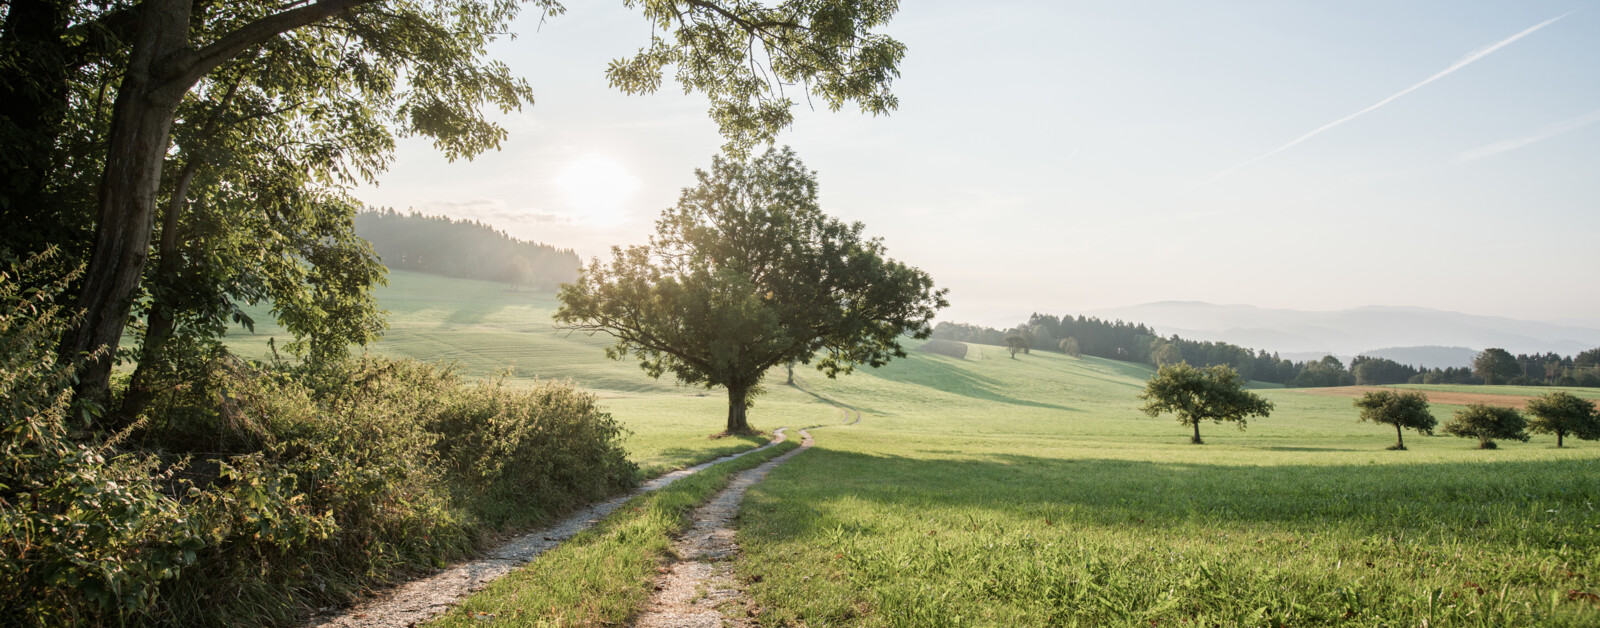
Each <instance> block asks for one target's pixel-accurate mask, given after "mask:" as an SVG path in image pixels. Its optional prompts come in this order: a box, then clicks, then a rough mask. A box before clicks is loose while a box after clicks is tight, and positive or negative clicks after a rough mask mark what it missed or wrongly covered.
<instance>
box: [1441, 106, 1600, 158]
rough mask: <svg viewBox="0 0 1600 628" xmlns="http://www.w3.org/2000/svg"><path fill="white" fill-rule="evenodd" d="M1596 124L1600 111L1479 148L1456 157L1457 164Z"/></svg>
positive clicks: (1599, 119) (1599, 117)
mask: <svg viewBox="0 0 1600 628" xmlns="http://www.w3.org/2000/svg"><path fill="white" fill-rule="evenodd" d="M1596 122H1600V110H1595V111H1591V112H1589V113H1586V114H1584V115H1581V116H1578V117H1576V118H1568V119H1566V120H1562V121H1560V122H1557V123H1555V124H1552V125H1549V126H1547V127H1544V128H1542V129H1539V130H1537V131H1534V132H1533V133H1530V134H1528V135H1524V136H1522V137H1518V138H1513V139H1509V140H1502V141H1499V142H1495V143H1493V144H1485V145H1483V146H1479V147H1477V148H1474V149H1472V150H1469V151H1466V152H1463V153H1461V154H1459V155H1456V158H1455V162H1456V163H1458V164H1459V163H1464V162H1468V161H1476V160H1479V159H1483V158H1484V157H1493V156H1495V155H1498V154H1500V153H1503V152H1506V151H1508V150H1516V149H1518V148H1522V147H1524V146H1527V145H1529V144H1532V143H1534V142H1542V141H1544V140H1547V139H1550V138H1552V137H1555V136H1557V135H1561V134H1562V133H1567V132H1569V131H1576V130H1578V129H1581V128H1583V127H1586V126H1589V125H1591V124H1594V123H1596Z"/></svg>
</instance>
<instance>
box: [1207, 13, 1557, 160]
mask: <svg viewBox="0 0 1600 628" xmlns="http://www.w3.org/2000/svg"><path fill="white" fill-rule="evenodd" d="M1573 13H1577V10H1572V11H1568V12H1566V13H1563V14H1561V15H1558V16H1555V17H1553V18H1550V19H1548V20H1545V21H1543V22H1540V23H1538V24H1534V25H1533V26H1530V27H1528V28H1527V29H1526V30H1523V31H1522V32H1520V33H1517V34H1515V35H1512V36H1510V37H1508V38H1506V39H1503V40H1500V41H1498V42H1495V43H1493V44H1490V45H1488V46H1485V47H1483V48H1479V49H1477V50H1474V51H1472V52H1471V53H1469V54H1468V55H1467V56H1465V57H1462V58H1460V59H1458V60H1456V62H1455V63H1452V64H1450V67H1447V68H1445V69H1443V70H1440V71H1438V72H1437V73H1435V74H1434V75H1433V76H1430V77H1428V78H1425V79H1423V80H1422V82H1420V83H1417V84H1416V85H1412V86H1411V87H1407V88H1405V89H1403V90H1400V91H1399V92H1396V93H1395V94H1394V95H1392V96H1389V97H1388V98H1385V99H1383V100H1380V101H1378V102H1377V103H1374V104H1373V105H1371V106H1369V107H1367V108H1366V109H1362V110H1360V111H1357V112H1355V113H1352V114H1350V115H1348V116H1345V117H1343V118H1339V119H1338V120H1334V121H1333V122H1329V123H1327V124H1324V125H1322V126H1320V127H1317V128H1316V129H1315V130H1313V131H1311V132H1310V133H1307V134H1305V135H1301V136H1300V137H1297V138H1295V139H1294V140H1292V141H1290V142H1289V143H1288V144H1284V145H1283V146H1279V147H1277V148H1275V149H1272V150H1271V151H1268V152H1266V153H1263V154H1261V155H1258V156H1256V157H1254V158H1251V159H1249V160H1246V161H1244V162H1242V163H1240V164H1238V165H1236V166H1233V167H1231V168H1228V169H1226V170H1223V171H1222V172H1219V173H1217V174H1216V176H1214V177H1211V178H1210V179H1207V180H1205V181H1204V182H1202V183H1200V184H1199V185H1196V186H1195V187H1200V186H1203V185H1210V184H1212V183H1216V182H1217V181H1219V180H1221V179H1222V178H1223V177H1226V176H1228V175H1230V174H1233V173H1234V172H1237V171H1238V170H1239V169H1240V168H1244V167H1245V166H1249V165H1250V164H1253V163H1255V162H1258V161H1261V160H1263V159H1266V158H1268V157H1271V156H1273V155H1276V154H1278V153H1281V152H1283V151H1286V150H1289V149H1290V148H1294V147H1295V145H1297V144H1299V143H1301V142H1304V141H1306V140H1309V139H1311V138H1313V137H1316V136H1317V135H1320V134H1321V133H1322V132H1323V131H1327V130H1328V129H1331V128H1333V127H1336V126H1339V125H1341V124H1344V123H1346V122H1349V121H1351V120H1354V119H1356V118H1359V117H1361V116H1364V115H1366V114H1368V113H1371V112H1373V111H1375V110H1377V109H1378V108H1380V107H1382V106H1384V105H1387V104H1389V103H1391V102H1394V101H1395V100H1397V99H1399V98H1400V97H1401V96H1404V95H1406V94H1409V93H1411V92H1414V91H1417V90H1418V89H1421V88H1422V87H1423V86H1424V85H1427V84H1429V83H1432V82H1434V81H1437V80H1439V79H1442V78H1444V77H1446V76H1449V75H1450V74H1452V73H1454V72H1455V71H1456V70H1460V69H1461V68H1464V67H1467V66H1469V65H1472V63H1473V62H1475V61H1477V60H1479V59H1482V58H1484V57H1487V56H1489V55H1491V54H1494V52H1495V51H1497V50H1499V49H1501V48H1504V47H1506V46H1509V45H1511V44H1512V43H1513V42H1515V41H1517V40H1519V39H1522V38H1523V37H1527V36H1529V35H1532V34H1534V33H1535V32H1538V31H1539V29H1542V28H1544V27H1546V26H1549V25H1551V24H1554V23H1556V22H1559V21H1561V20H1562V19H1564V18H1566V17H1567V16H1569V15H1572V14H1573Z"/></svg>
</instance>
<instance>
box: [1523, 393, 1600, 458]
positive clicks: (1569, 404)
mask: <svg viewBox="0 0 1600 628" xmlns="http://www.w3.org/2000/svg"><path fill="white" fill-rule="evenodd" d="M1528 417H1529V419H1528V431H1531V432H1533V433H1535V434H1555V435H1556V446H1557V447H1561V446H1563V445H1564V441H1565V439H1566V437H1567V436H1568V435H1571V436H1574V437H1577V438H1581V439H1583V440H1600V414H1596V412H1595V405H1594V402H1593V401H1589V400H1588V399H1584V398H1582V397H1579V396H1577V395H1574V394H1572V393H1569V392H1566V391H1563V390H1557V391H1554V392H1551V393H1549V394H1546V395H1545V396H1543V397H1537V398H1535V399H1532V400H1529V401H1528Z"/></svg>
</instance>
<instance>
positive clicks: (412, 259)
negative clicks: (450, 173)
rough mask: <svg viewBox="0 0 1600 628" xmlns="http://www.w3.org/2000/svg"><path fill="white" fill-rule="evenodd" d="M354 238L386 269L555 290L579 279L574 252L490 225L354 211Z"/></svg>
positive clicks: (412, 214)
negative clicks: (363, 242) (363, 240)
mask: <svg viewBox="0 0 1600 628" xmlns="http://www.w3.org/2000/svg"><path fill="white" fill-rule="evenodd" d="M355 227H356V234H357V235H359V236H361V237H363V238H366V240H367V241H368V242H371V243H372V249H373V251H375V252H377V254H378V257H379V258H382V260H383V263H384V265H385V266H388V267H389V268H390V269H391V270H413V271H419V272H424V273H431V274H435V275H444V276H446V277H456V278H459V279H482V280H488V281H499V282H504V283H506V284H509V285H512V286H518V287H528V288H533V289H535V290H547V291H548V290H554V289H555V287H556V286H558V285H560V284H562V283H563V282H568V281H572V280H573V279H576V278H577V276H578V265H579V263H580V262H579V260H578V254H577V253H575V252H573V251H572V250H571V249H558V248H556V247H554V246H550V245H548V244H544V243H540V242H529V241H527V240H519V239H517V238H513V237H511V236H509V235H506V233H505V232H504V231H500V230H499V229H496V228H494V227H492V226H490V225H487V224H484V223H481V222H475V221H467V220H455V219H452V218H449V217H446V216H425V215H422V214H419V213H417V212H410V213H404V214H403V213H400V212H396V211H394V210H393V209H382V210H369V211H362V212H358V213H357V214H356V216H355Z"/></svg>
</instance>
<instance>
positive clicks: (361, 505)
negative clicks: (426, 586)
mask: <svg viewBox="0 0 1600 628" xmlns="http://www.w3.org/2000/svg"><path fill="white" fill-rule="evenodd" d="M18 284H19V282H17V281H16V280H15V271H12V272H11V273H5V274H0V623H7V624H25V625H26V624H38V625H62V624H99V623H132V624H175V625H218V624H250V625H263V624H278V625H285V624H291V623H295V622H296V621H298V620H299V619H301V618H303V616H304V614H305V613H306V612H307V611H309V610H310V609H313V608H317V607H323V606H331V605H337V604H341V603H344V602H347V601H349V600H350V599H352V598H353V597H354V596H356V595H357V594H359V593H360V592H362V591H364V590H368V589H370V588H371V587H373V586H374V585H377V584H381V583H385V582H390V581H395V580H399V579H402V578H404V577H406V576H409V575H412V574H414V573H416V572H419V571H422V570H426V569H430V568H433V567H435V566H439V565H443V564H444V563H446V562H448V561H451V560H454V559H457V558H461V557H464V556H467V555H469V554H471V553H472V552H473V551H475V550H477V549H481V548H483V547H485V546H487V545H488V544H490V543H492V542H494V541H495V540H497V539H498V538H499V537H500V535H501V534H502V533H504V532H506V531H509V530H512V529H517V528H523V527H527V526H529V525H532V524H535V523H539V522H542V521H546V520H548V519H551V518H553V517H554V516H555V515H557V514H559V513H561V512H563V511H566V510H568V509H571V508H573V507H575V506H577V505H579V504H582V503H585V502H589V501H592V500H595V499H598V498H600V497H603V496H605V495H608V494H613V493H616V492H618V491H621V490H624V489H626V488H628V487H631V486H634V485H635V484H636V483H637V481H638V471H637V468H636V467H635V466H634V465H633V463H631V462H629V461H628V460H627V458H626V457H625V454H624V451H623V449H622V447H621V438H622V436H623V431H622V428H621V426H620V425H619V424H618V423H617V422H616V421H615V420H613V419H612V417H611V416H610V415H608V414H607V413H605V412H604V411H602V410H601V409H600V408H599V407H598V406H597V405H596V400H595V398H594V396H592V395H590V394H588V393H584V392H581V391H578V390H576V389H574V388H573V387H572V386H571V385H570V384H566V383H544V384H540V385H538V386H534V387H531V388H511V387H508V386H506V385H504V384H503V382H501V381H497V380H496V381H488V382H476V383H474V382H468V381H465V380H463V379H462V378H461V377H460V376H459V375H457V374H455V373H454V372H452V371H451V370H450V369H448V368H441V367H436V366H431V365H427V364H423V363H419V362H415V361H388V360H379V359H357V360H350V361H348V362H344V363H338V364H331V365H328V364H325V365H319V366H315V367H312V366H305V365H290V364H284V363H245V362H242V361H239V360H237V359H234V358H231V357H230V356H227V355H226V354H224V353H220V352H210V353H204V352H195V353H194V355H199V356H205V357H204V358H203V359H201V358H195V359H193V360H191V362H192V363H190V364H187V365H184V366H183V367H182V368H178V369H176V370H174V371H173V377H172V378H171V380H170V381H169V382H167V384H166V385H165V387H164V389H163V392H162V394H161V395H160V396H159V398H158V400H157V402H156V403H155V404H153V406H152V410H151V411H150V413H149V415H148V416H145V417H141V418H140V419H139V420H138V421H137V422H134V423H132V424H131V425H129V426H126V429H122V430H121V431H119V432H118V433H115V434H110V433H104V432H100V431H96V430H95V429H93V428H92V426H94V425H97V423H93V422H91V419H92V418H93V416H94V414H96V413H95V412H94V409H93V407H92V406H89V405H87V404H77V405H74V403H73V400H72V398H71V394H70V383H71V373H72V369H71V368H70V365H68V364H62V363H59V362H58V361H57V360H56V359H55V353H54V346H55V342H54V339H55V338H56V337H57V336H58V335H59V333H60V331H61V329H63V328H64V326H65V324H66V323H67V321H65V320H64V319H63V317H62V313H61V312H60V311H59V310H58V309H55V308H53V307H51V306H50V303H51V300H52V299H51V295H50V294H48V293H46V292H36V293H28V292H24V291H22V290H20V289H19V288H18V287H17V286H18Z"/></svg>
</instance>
